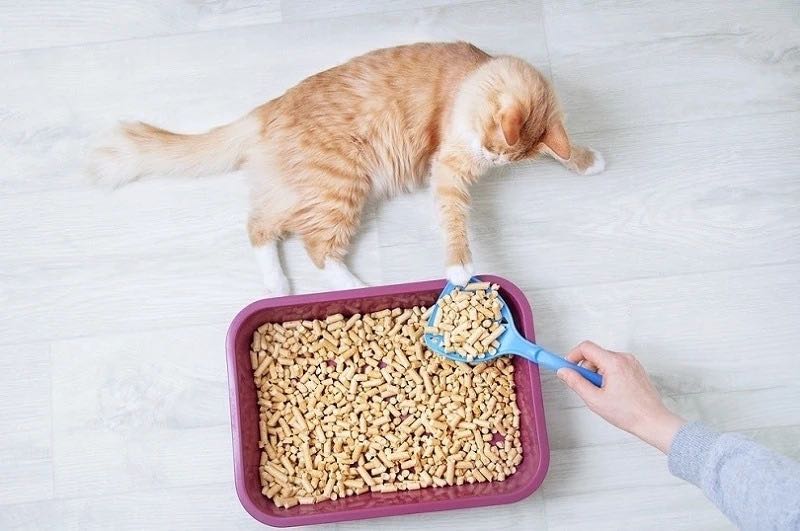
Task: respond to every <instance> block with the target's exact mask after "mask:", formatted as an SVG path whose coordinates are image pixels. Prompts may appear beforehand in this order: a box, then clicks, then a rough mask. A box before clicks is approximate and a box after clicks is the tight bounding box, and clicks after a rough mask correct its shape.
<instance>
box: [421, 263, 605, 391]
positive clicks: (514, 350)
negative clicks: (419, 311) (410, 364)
mask: <svg viewBox="0 0 800 531" xmlns="http://www.w3.org/2000/svg"><path fill="white" fill-rule="evenodd" d="M473 282H480V279H477V278H473V279H471V280H470V283H473ZM457 289H460V288H459V287H458V286H455V285H453V284H451V283H450V282H448V283H447V285H446V286H445V287H444V289H443V290H442V293H441V294H440V295H439V298H440V299H441V298H442V297H444V296H445V295H449V294H450V293H452V292H453V291H454V290H457ZM497 298H498V300H499V301H500V316H501V317H500V319H499V320H498V322H499V323H500V326H502V327H504V330H503V332H502V333H501V334H500V335H499V336H498V337H497V341H499V343H500V345H499V346H498V348H497V350H496V352H494V353H491V352H489V351H484V352H482V353H481V354H483V357H477V358H475V359H473V360H471V361H470V360H467V358H466V357H465V356H462V355H461V354H459V353H458V352H448V351H447V349H445V347H444V337H443V336H442V335H441V334H434V333H426V334H425V335H424V336H423V337H424V340H425V344H426V345H427V346H428V348H429V349H430V350H432V351H434V352H436V353H437V354H439V355H440V356H443V357H445V358H447V359H449V360H453V361H458V362H462V363H481V362H485V361H491V360H493V359H495V358H498V357H500V356H508V355H515V356H522V357H523V358H525V359H527V360H530V361H532V362H534V363H537V364H539V366H540V367H544V368H546V369H549V370H552V371H554V372H555V371H557V370H558V369H561V368H568V369H572V370H574V371H577V372H578V373H579V374H580V375H581V376H583V377H584V378H586V379H587V380H589V381H590V382H592V383H593V384H594V385H596V386H597V387H602V386H603V377H602V376H601V375H599V374H597V373H596V372H593V371H590V370H588V369H586V368H584V367H581V366H579V365H576V364H574V363H572V362H569V361H567V360H565V359H564V358H562V357H561V356H559V355H557V354H553V353H552V352H550V351H548V350H545V349H543V348H542V347H540V346H539V345H537V344H536V343H533V342H531V341H528V340H527V339H525V338H524V337H522V334H520V333H519V331H518V330H517V328H516V326H515V325H514V318H513V317H512V316H511V310H509V308H508V305H507V304H506V303H505V301H504V300H503V298H502V297H501V296H500V294H499V293H498V294H497ZM437 302H438V301H437ZM440 310H441V308H440V307H439V305H438V304H435V305H434V307H433V310H432V311H431V314H430V315H429V316H428V326H429V327H433V326H434V323H435V322H436V315H437V313H438V312H439V311H440Z"/></svg>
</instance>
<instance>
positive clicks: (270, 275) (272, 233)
mask: <svg viewBox="0 0 800 531" xmlns="http://www.w3.org/2000/svg"><path fill="white" fill-rule="evenodd" d="M247 232H248V235H249V237H250V243H251V245H252V246H253V252H254V253H255V256H256V261H257V262H258V267H259V269H260V270H261V277H262V280H263V281H264V288H265V289H266V291H267V295H268V296H270V297H281V296H283V295H288V294H289V293H290V288H289V280H288V279H287V278H286V275H285V274H284V272H283V267H282V266H281V261H280V257H279V256H278V242H279V241H280V238H281V236H282V231H281V223H280V221H279V220H277V219H273V218H271V216H269V214H267V213H266V212H262V211H260V210H255V211H252V212H251V213H250V218H249V219H248V221H247Z"/></svg>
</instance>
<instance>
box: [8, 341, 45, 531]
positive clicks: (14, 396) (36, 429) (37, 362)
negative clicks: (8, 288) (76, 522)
mask: <svg viewBox="0 0 800 531" xmlns="http://www.w3.org/2000/svg"><path fill="white" fill-rule="evenodd" d="M51 418H52V411H51V406H50V352H49V347H48V344H47V343H44V342H40V343H26V344H21V345H16V346H14V347H4V346H0V433H2V434H3V435H2V437H0V478H2V479H1V480H0V507H2V506H3V505H6V504H13V503H21V502H28V501H34V500H46V499H48V498H51V497H52V496H53V463H52V458H53V454H52V430H51ZM0 513H2V510H1V509H0ZM0 527H2V526H0Z"/></svg>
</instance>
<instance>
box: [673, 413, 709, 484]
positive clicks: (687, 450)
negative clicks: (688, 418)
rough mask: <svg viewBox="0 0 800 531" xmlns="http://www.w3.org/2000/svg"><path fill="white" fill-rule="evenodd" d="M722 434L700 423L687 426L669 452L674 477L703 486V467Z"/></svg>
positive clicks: (682, 429)
mask: <svg viewBox="0 0 800 531" xmlns="http://www.w3.org/2000/svg"><path fill="white" fill-rule="evenodd" d="M719 436H720V434H719V433H717V432H715V431H714V430H712V429H710V428H708V427H707V426H705V425H704V424H702V423H700V422H690V423H688V424H685V425H684V426H682V427H681V429H679V430H678V433H676V434H675V438H674V439H673V440H672V446H671V447H670V451H669V471H670V472H671V473H672V475H673V476H677V477H679V478H681V479H685V480H686V481H689V482H691V483H693V484H695V485H697V486H698V487H700V486H701V484H700V483H701V480H702V477H701V476H702V472H703V465H704V464H705V463H706V461H707V460H708V457H709V454H710V453H711V447H712V446H713V445H714V442H715V441H716V440H717V439H718V438H719Z"/></svg>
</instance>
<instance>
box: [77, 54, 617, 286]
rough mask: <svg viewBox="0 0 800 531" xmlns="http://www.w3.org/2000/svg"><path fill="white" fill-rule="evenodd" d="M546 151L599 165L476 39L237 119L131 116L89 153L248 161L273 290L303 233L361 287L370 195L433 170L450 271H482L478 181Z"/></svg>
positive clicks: (191, 169)
mask: <svg viewBox="0 0 800 531" xmlns="http://www.w3.org/2000/svg"><path fill="white" fill-rule="evenodd" d="M540 153H547V154H549V155H551V156H552V157H554V158H555V159H557V160H558V161H560V162H561V163H562V164H563V165H564V166H566V167H567V168H569V169H571V170H573V171H575V172H577V173H580V174H584V175H588V174H592V173H597V172H599V171H602V170H603V168H604V162H603V159H602V157H601V156H600V155H599V154H598V153H597V152H595V151H594V150H591V149H587V148H583V147H579V146H575V145H572V144H571V143H570V140H569V138H568V136H567V133H566V132H565V130H564V126H563V124H562V118H561V113H560V111H559V107H558V104H557V102H556V98H555V95H554V94H553V90H552V88H551V87H550V84H549V83H548V82H547V80H546V79H545V78H544V77H543V76H542V75H541V74H540V73H539V72H538V71H537V70H536V69H534V68H533V67H532V66H531V65H530V64H528V63H526V62H525V61H523V60H521V59H517V58H515V57H507V56H500V57H492V56H490V55H488V54H486V53H484V52H483V51H481V50H479V49H478V48H476V47H475V46H473V45H471V44H467V43H462V42H459V43H420V44H413V45H409V46H398V47H395V48H387V49H383V50H376V51H373V52H370V53H368V54H365V55H362V56H360V57H356V58H354V59H351V60H350V61H348V62H346V63H344V64H342V65H340V66H337V67H334V68H331V69H329V70H326V71H324V72H320V73H319V74H316V75H313V76H311V77H309V78H307V79H305V80H303V81H301V82H300V83H299V84H297V85H296V86H294V87H292V88H290V89H289V90H287V91H286V93H285V94H283V95H282V96H280V97H279V98H276V99H274V100H271V101H268V102H267V103H265V104H263V105H261V106H260V107H257V108H256V109H254V110H253V111H251V112H250V113H249V114H247V115H245V116H244V117H242V118H241V119H239V120H237V121H235V122H233V123H231V124H228V125H224V126H221V127H217V128H214V129H211V130H210V131H208V132H206V133H203V134H196V135H184V134H176V133H172V132H169V131H165V130H163V129H159V128H157V127H153V126H152V125H148V124H144V123H141V122H135V123H123V124H121V125H120V127H119V129H118V130H117V131H116V132H115V134H114V135H113V136H112V137H111V138H110V139H109V140H108V142H107V143H106V144H105V145H102V146H101V147H99V148H97V149H96V150H95V152H94V153H93V158H92V161H91V166H90V169H91V171H92V173H93V174H94V175H95V177H96V179H97V180H98V181H101V182H104V183H106V184H110V185H114V186H119V185H121V184H124V183H126V182H130V181H133V180H136V179H138V178H140V177H144V176H147V175H175V176H183V177H197V176H202V175H206V174H214V173H223V172H228V171H232V170H234V169H238V168H243V169H244V170H246V172H247V173H248V175H249V177H250V182H251V206H250V214H249V219H248V224H247V229H248V232H249V236H250V242H251V243H252V245H253V247H254V249H255V254H256V257H257V260H258V263H259V265H260V267H261V271H262V275H263V279H264V283H265V285H266V289H267V291H268V292H269V293H270V294H272V295H283V294H286V293H288V292H289V285H288V282H287V280H286V276H285V275H284V273H283V271H282V269H281V266H280V262H279V260H278V242H279V241H280V240H281V238H283V237H284V236H286V235H288V234H296V235H298V236H299V237H300V238H302V240H303V242H304V244H305V247H306V249H307V251H308V254H309V255H310V257H311V259H312V260H313V262H314V264H316V266H317V267H319V268H320V270H321V272H322V273H323V274H324V275H325V276H326V277H328V279H329V281H330V284H331V285H332V287H334V288H338V289H344V288H352V287H357V286H361V285H362V283H361V282H360V281H359V280H358V279H357V278H356V277H355V276H354V275H353V274H352V273H350V271H349V270H348V269H347V267H346V266H345V264H344V258H345V256H346V255H347V252H348V248H349V246H350V242H351V239H352V238H353V235H354V234H355V232H356V231H357V229H358V226H359V221H360V218H361V215H362V211H363V209H364V204H365V202H366V201H367V200H368V198H369V197H370V196H388V195H391V194H393V193H396V192H399V191H406V190H410V189H412V188H415V187H418V186H420V185H422V184H424V183H425V182H426V181H427V180H428V179H429V178H430V181H431V188H432V190H433V193H434V194H435V197H436V200H437V205H438V206H437V208H438V210H439V214H440V219H441V225H442V229H443V231H444V236H445V241H446V262H445V263H446V276H447V278H448V279H449V280H450V281H452V282H454V283H456V284H461V285H463V284H464V283H466V282H467V280H468V279H469V277H470V275H471V274H472V272H473V268H472V257H471V253H470V248H469V242H468V239H467V214H468V208H469V204H470V185H471V184H472V183H474V182H475V181H476V180H478V179H479V178H480V177H481V176H482V175H484V174H485V173H486V172H487V171H488V170H489V169H490V168H491V167H493V166H499V165H504V164H508V163H511V162H515V161H518V160H522V159H527V158H532V157H535V156H537V155H539V154H540Z"/></svg>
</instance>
